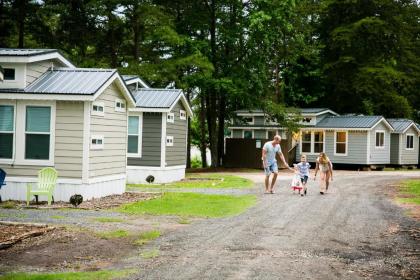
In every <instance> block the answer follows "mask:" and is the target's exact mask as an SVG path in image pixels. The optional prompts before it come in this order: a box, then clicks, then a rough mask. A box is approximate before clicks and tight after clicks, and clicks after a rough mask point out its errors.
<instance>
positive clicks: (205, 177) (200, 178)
mask: <svg viewBox="0 0 420 280" xmlns="http://www.w3.org/2000/svg"><path fill="white" fill-rule="evenodd" d="M252 186H254V183H253V182H252V181H251V180H248V179H245V178H241V177H238V176H234V175H228V174H189V175H187V177H186V180H185V181H179V182H174V183H170V184H129V185H127V187H129V188H213V189H229V188H251V187H252Z"/></svg>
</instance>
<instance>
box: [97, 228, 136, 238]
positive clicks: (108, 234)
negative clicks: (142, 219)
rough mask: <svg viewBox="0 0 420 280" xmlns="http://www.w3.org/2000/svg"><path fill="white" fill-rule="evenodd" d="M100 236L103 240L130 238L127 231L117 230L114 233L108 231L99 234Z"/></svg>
mask: <svg viewBox="0 0 420 280" xmlns="http://www.w3.org/2000/svg"><path fill="white" fill-rule="evenodd" d="M98 236H99V237H101V238H103V239H112V238H122V237H127V236H129V233H128V231H126V230H123V229H117V230H113V231H106V232H101V233H98Z"/></svg>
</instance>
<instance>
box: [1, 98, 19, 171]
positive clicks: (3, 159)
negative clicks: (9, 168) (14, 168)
mask: <svg viewBox="0 0 420 280" xmlns="http://www.w3.org/2000/svg"><path fill="white" fill-rule="evenodd" d="M0 105H2V106H12V107H13V130H12V131H0V133H13V140H12V141H13V142H12V158H0V163H4V164H11V163H13V161H14V159H15V157H16V103H11V102H1V103H0Z"/></svg>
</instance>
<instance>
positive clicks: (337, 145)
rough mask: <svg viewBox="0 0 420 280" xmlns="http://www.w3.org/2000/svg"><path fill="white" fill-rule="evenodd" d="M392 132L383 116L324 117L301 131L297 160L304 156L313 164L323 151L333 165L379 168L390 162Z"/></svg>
mask: <svg viewBox="0 0 420 280" xmlns="http://www.w3.org/2000/svg"><path fill="white" fill-rule="evenodd" d="M393 130H394V129H393V127H392V126H391V125H390V124H389V123H388V121H387V120H386V119H385V118H383V117H382V116H357V115H348V116H346V115H343V116H327V117H325V118H323V119H322V120H321V121H319V122H317V123H316V124H315V125H308V126H306V127H302V128H301V130H300V135H299V144H298V149H297V153H296V161H298V160H299V159H300V156H301V155H302V154H305V155H306V156H307V158H308V161H310V162H315V161H316V158H317V157H318V155H319V153H320V152H325V153H326V154H327V155H328V157H329V158H330V159H331V161H332V162H333V163H337V164H346V165H363V166H381V167H382V166H384V165H387V164H389V163H390V135H391V132H392V131H393Z"/></svg>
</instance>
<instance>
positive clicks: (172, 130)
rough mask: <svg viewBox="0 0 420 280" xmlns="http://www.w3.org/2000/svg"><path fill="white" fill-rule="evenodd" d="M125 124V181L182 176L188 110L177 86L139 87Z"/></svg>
mask: <svg viewBox="0 0 420 280" xmlns="http://www.w3.org/2000/svg"><path fill="white" fill-rule="evenodd" d="M132 93H133V95H134V98H135V100H136V107H135V108H131V109H130V113H129V114H130V116H129V125H128V151H127V152H128V156H127V157H128V159H127V163H128V167H127V183H129V184H138V183H145V182H146V178H147V177H148V176H149V175H152V176H153V177H154V182H155V183H168V182H173V181H178V180H181V179H184V178H185V168H186V160H187V158H186V155H187V133H188V121H189V117H191V116H192V114H193V113H192V110H191V107H190V105H189V104H188V101H187V99H186V97H185V95H184V94H183V92H182V91H181V90H179V89H158V88H139V89H138V90H136V91H133V92H132Z"/></svg>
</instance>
